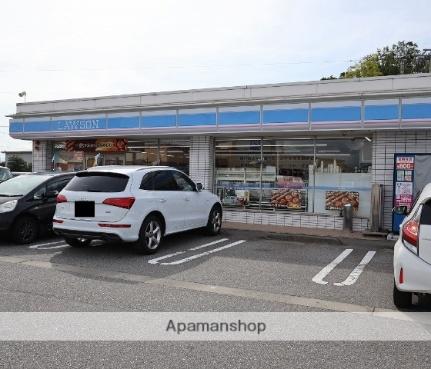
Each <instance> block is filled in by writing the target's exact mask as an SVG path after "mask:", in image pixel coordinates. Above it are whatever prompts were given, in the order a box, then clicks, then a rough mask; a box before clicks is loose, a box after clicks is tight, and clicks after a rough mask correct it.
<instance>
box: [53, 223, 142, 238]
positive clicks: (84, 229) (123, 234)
mask: <svg viewBox="0 0 431 369" xmlns="http://www.w3.org/2000/svg"><path fill="white" fill-rule="evenodd" d="M60 221H62V223H56V222H55V220H54V223H53V229H54V232H55V233H56V234H58V235H60V236H64V237H82V238H88V239H102V240H109V241H123V242H135V241H137V240H138V238H139V228H137V227H138V226H137V225H136V224H133V223H134V222H127V220H126V219H122V220H121V222H117V223H115V222H114V223H109V224H110V225H111V226H110V227H102V226H100V225H99V223H98V222H86V221H82V220H71V219H61V220H60ZM101 224H102V223H101ZM124 225H130V227H128V228H118V227H121V226H124Z"/></svg>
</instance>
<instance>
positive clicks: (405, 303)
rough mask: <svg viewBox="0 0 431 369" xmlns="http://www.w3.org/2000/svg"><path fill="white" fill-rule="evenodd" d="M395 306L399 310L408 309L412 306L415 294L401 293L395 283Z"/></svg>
mask: <svg viewBox="0 0 431 369" xmlns="http://www.w3.org/2000/svg"><path fill="white" fill-rule="evenodd" d="M393 297H394V305H395V306H396V307H397V308H399V309H407V308H409V307H411V306H412V297H413V294H412V293H411V292H404V291H400V290H399V289H398V288H397V285H396V284H395V281H394V292H393Z"/></svg>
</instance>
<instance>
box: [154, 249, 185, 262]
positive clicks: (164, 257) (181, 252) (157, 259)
mask: <svg viewBox="0 0 431 369" xmlns="http://www.w3.org/2000/svg"><path fill="white" fill-rule="evenodd" d="M184 253H185V251H178V252H174V253H172V254H167V255H163V256H159V257H158V258H154V259H151V260H148V263H149V264H158V263H159V261H160V260H164V259H167V258H171V257H172V256H176V255H181V254H184Z"/></svg>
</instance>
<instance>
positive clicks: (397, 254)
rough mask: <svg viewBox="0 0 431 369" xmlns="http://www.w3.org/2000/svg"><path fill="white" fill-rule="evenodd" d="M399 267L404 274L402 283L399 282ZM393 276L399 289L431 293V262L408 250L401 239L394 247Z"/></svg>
mask: <svg viewBox="0 0 431 369" xmlns="http://www.w3.org/2000/svg"><path fill="white" fill-rule="evenodd" d="M419 253H420V249H419ZM401 268H403V274H404V283H402V284H400V283H399V276H400V270H401ZM394 277H395V284H396V286H397V288H398V289H399V290H400V291H406V292H421V293H431V264H428V263H427V262H426V261H424V260H422V259H421V258H420V257H418V256H417V255H415V254H414V253H413V252H411V251H409V250H408V249H407V248H406V247H405V246H404V245H403V243H402V241H401V240H398V241H397V242H396V244H395V247H394Z"/></svg>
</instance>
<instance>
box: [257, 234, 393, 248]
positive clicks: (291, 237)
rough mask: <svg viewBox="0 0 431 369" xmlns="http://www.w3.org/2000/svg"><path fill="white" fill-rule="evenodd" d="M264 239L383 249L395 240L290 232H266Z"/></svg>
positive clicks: (390, 246) (391, 246) (391, 244)
mask: <svg viewBox="0 0 431 369" xmlns="http://www.w3.org/2000/svg"><path fill="white" fill-rule="evenodd" d="M265 238H266V239H272V240H279V241H289V242H298V243H310V244H324V245H333V246H352V245H355V246H367V247H378V248H385V249H393V248H394V244H395V242H393V241H387V240H370V239H364V238H347V237H346V238H344V237H328V236H325V237H322V236H314V235H306V234H290V233H275V232H268V234H267V235H266V236H265Z"/></svg>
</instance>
